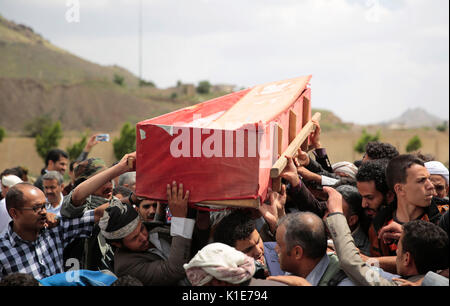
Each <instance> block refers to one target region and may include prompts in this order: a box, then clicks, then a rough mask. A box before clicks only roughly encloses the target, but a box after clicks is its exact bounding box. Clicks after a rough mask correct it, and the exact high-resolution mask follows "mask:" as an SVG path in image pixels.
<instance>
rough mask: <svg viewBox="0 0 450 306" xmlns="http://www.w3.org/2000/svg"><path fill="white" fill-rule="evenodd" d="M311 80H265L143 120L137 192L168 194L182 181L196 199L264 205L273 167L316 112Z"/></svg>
mask: <svg viewBox="0 0 450 306" xmlns="http://www.w3.org/2000/svg"><path fill="white" fill-rule="evenodd" d="M310 79H311V76H305V77H299V78H293V79H289V80H283V81H277V82H271V83H267V84H262V85H258V86H255V87H253V88H249V89H246V90H241V91H238V92H234V93H231V94H228V95H225V96H223V97H219V98H216V99H212V100H209V101H206V102H203V103H199V104H196V105H194V106H191V107H187V108H184V109H180V110H177V111H174V112H172V113H169V114H165V115H162V116H159V117H156V118H152V119H148V120H145V121H142V122H139V123H138V124H137V126H136V133H137V137H136V178H137V179H136V194H137V195H138V196H140V197H147V198H151V199H155V200H161V201H165V200H166V199H167V196H166V186H167V184H170V183H171V182H172V181H176V182H177V183H183V185H184V190H189V191H190V200H189V201H190V203H191V204H192V203H203V204H210V205H226V206H242V207H248V206H252V207H258V205H259V204H260V203H261V200H264V199H265V198H266V194H267V188H268V187H269V186H271V184H272V179H271V177H270V172H271V168H272V166H273V165H274V164H275V162H276V161H277V159H278V157H279V155H280V154H282V152H284V151H285V150H286V149H287V148H288V146H289V144H290V143H291V142H292V141H293V139H294V138H295V137H296V136H297V135H298V134H299V132H300V131H301V129H302V127H304V126H305V124H306V123H307V122H308V121H309V120H310V119H311V103H310V101H311V90H310V88H309V87H308V84H309V81H310ZM307 141H308V140H307V139H306V141H305V142H304V143H303V145H305V143H306V144H307Z"/></svg>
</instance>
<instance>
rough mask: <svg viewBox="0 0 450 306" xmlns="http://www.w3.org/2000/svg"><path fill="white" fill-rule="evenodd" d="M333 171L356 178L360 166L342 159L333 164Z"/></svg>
mask: <svg viewBox="0 0 450 306" xmlns="http://www.w3.org/2000/svg"><path fill="white" fill-rule="evenodd" d="M331 168H332V169H333V172H342V173H345V174H347V175H348V176H350V177H351V178H353V179H355V178H356V173H357V172H358V168H357V167H356V166H355V165H354V164H353V163H351V162H348V161H342V162H338V163H335V164H333V165H332V166H331Z"/></svg>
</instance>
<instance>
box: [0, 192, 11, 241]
mask: <svg viewBox="0 0 450 306" xmlns="http://www.w3.org/2000/svg"><path fill="white" fill-rule="evenodd" d="M11 220H12V219H11V217H10V216H9V214H8V211H7V210H6V201H5V199H2V200H1V201H0V233H1V232H3V231H4V230H5V229H6V228H7V227H8V224H9V222H11Z"/></svg>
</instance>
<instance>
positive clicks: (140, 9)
mask: <svg viewBox="0 0 450 306" xmlns="http://www.w3.org/2000/svg"><path fill="white" fill-rule="evenodd" d="M138 53H139V55H138V58H139V85H140V83H141V81H142V0H139V50H138Z"/></svg>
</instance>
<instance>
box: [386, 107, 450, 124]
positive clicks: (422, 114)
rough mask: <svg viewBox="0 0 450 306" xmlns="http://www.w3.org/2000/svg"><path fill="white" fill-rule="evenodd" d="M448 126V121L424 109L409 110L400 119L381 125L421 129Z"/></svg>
mask: <svg viewBox="0 0 450 306" xmlns="http://www.w3.org/2000/svg"><path fill="white" fill-rule="evenodd" d="M442 124H446V125H447V126H448V121H447V122H446V121H445V120H444V119H441V118H438V117H436V116H434V115H431V114H430V113H428V112H427V111H426V110H425V109H423V108H420V107H419V108H414V109H408V110H407V111H405V112H404V113H403V114H401V115H400V116H399V117H397V118H395V119H392V120H390V121H387V122H383V123H381V125H383V126H386V127H389V128H406V129H411V128H421V127H433V128H434V127H437V126H439V125H442Z"/></svg>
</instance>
